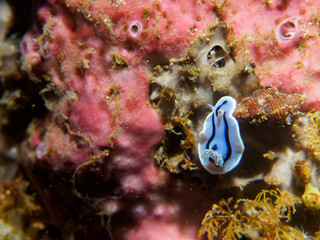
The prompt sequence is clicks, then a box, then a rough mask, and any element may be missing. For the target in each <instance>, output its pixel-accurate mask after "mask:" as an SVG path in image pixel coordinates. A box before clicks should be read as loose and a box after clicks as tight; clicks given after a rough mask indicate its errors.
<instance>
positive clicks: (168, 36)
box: [0, 0, 320, 240]
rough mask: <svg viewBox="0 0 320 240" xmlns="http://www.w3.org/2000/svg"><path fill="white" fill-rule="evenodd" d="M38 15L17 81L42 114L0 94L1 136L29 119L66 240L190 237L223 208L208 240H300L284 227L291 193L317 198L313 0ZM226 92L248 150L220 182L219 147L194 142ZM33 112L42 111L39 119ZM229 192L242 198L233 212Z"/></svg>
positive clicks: (42, 9)
mask: <svg viewBox="0 0 320 240" xmlns="http://www.w3.org/2000/svg"><path fill="white" fill-rule="evenodd" d="M33 6H34V10H33V11H32V12H33V13H34V15H33V16H32V17H33V18H32V19H33V20H32V23H31V25H30V26H29V29H28V31H27V32H26V34H25V35H24V36H23V39H22V41H21V43H20V50H21V69H22V70H23V71H24V72H23V74H20V72H19V76H18V75H17V76H16V77H17V78H19V77H22V78H24V76H27V77H28V78H29V79H30V80H31V81H22V82H24V84H25V85H24V84H22V85H23V86H26V88H25V89H28V91H30V92H31V95H32V94H33V95H37V94H38V93H39V95H40V96H41V98H42V99H43V102H42V101H38V100H39V99H37V98H35V99H36V100H37V101H36V100H34V99H33V98H32V97H29V96H27V97H26V95H25V92H24V91H23V88H18V90H17V91H12V89H9V87H8V89H5V90H3V91H1V94H2V95H1V96H2V98H1V100H0V106H1V109H0V111H2V112H4V113H5V114H4V115H5V117H4V118H2V119H1V121H0V124H1V125H0V130H3V129H7V126H20V125H19V124H12V119H13V117H11V115H10V114H11V113H12V112H19V113H22V114H21V115H22V116H23V117H22V116H21V115H19V116H20V117H21V119H27V120H24V121H23V123H24V124H23V125H22V126H21V128H20V129H25V127H26V126H27V125H28V126H29V127H28V129H27V131H26V133H25V132H24V130H23V131H21V130H19V131H18V132H19V133H20V134H21V132H22V133H23V134H21V135H23V136H24V137H25V139H24V141H23V143H22V144H21V147H20V148H19V149H21V150H20V152H19V156H21V158H22V159H21V162H22V165H23V168H24V171H25V173H26V176H27V177H28V178H29V179H30V180H31V181H32V184H33V186H34V187H35V189H36V191H37V192H38V194H39V197H40V199H41V201H42V203H43V205H44V206H45V208H46V211H47V212H48V214H49V215H50V218H51V219H52V221H53V223H54V224H55V225H56V226H57V228H58V229H59V230H60V231H61V238H63V239H80V238H85V239H89V238H90V239H130V240H136V239H143V238H148V239H151V240H158V239H164V238H165V239H167V240H171V239H195V238H196V237H197V232H198V229H199V228H200V227H201V226H200V221H201V219H203V216H204V214H205V212H206V210H207V209H208V208H209V206H210V205H212V203H213V202H214V203H216V202H219V200H220V204H213V207H212V210H210V211H209V212H208V213H207V214H206V216H205V218H204V219H203V222H202V227H201V228H200V231H199V234H198V236H199V239H201V238H205V237H207V238H209V239H214V238H215V237H220V238H223V237H225V238H226V239H238V238H241V237H244V238H251V239H257V238H260V239H261V238H264V239H293V238H301V239H303V238H304V237H306V234H304V232H303V231H300V230H298V228H296V226H298V225H299V224H296V223H295V222H294V221H291V217H292V216H293V213H295V211H296V209H295V205H296V204H297V203H300V198H297V197H294V196H292V195H291V194H289V193H287V191H291V192H293V193H295V194H297V195H299V196H300V195H302V191H301V189H302V186H303V185H305V184H312V186H314V187H315V188H316V187H319V186H318V185H319V181H318V177H319V176H318V170H317V169H315V168H316V167H317V166H318V165H317V164H318V161H317V160H318V159H317V156H318V152H317V151H318V148H317V146H318V145H319V144H318V142H317V141H318V136H317V133H318V130H319V126H318V123H317V117H318V116H316V115H312V114H316V113H317V112H308V113H301V112H300V110H301V111H305V110H308V109H311V108H320V107H319V106H320V102H319V98H318V96H319V94H318V91H319V90H318V89H319V88H318V87H317V86H318V85H319V81H318V78H317V76H318V72H319V71H318V65H317V62H319V61H318V60H319V59H318V56H319V55H320V54H318V53H319V48H318V46H319V43H318V38H319V31H318V26H317V24H318V22H319V19H318V12H317V10H315V9H316V8H317V7H318V3H314V2H313V1H311V2H310V3H309V4H307V3H305V2H301V1H300V0H298V1H280V2H277V1H274V2H272V3H271V2H269V1H263V2H262V1H254V2H250V3H249V2H248V1H241V2H240V1H238V2H236V1H198V0H187V1H182V0H174V1H169V0H168V1H158V0H146V1H134V0H126V1H123V0H111V1H102V0H98V1H91V0H89V1H84V0H66V1H61V0H46V1H36V0H35V1H34V4H33ZM301 8H302V9H301ZM302 10H304V11H302ZM30 12H31V11H30ZM253 13H254V14H253ZM248 16H252V17H248ZM6 46H10V45H6ZM15 46H17V45H15ZM6 48H7V47H6ZM7 49H8V50H9V48H7ZM11 50H12V52H9V54H7V55H5V56H10V59H16V57H17V55H18V54H17V53H18V49H17V48H12V49H11ZM3 53H5V52H4V51H3ZM0 55H1V54H0ZM6 69H7V68H6ZM8 69H9V68H8ZM0 75H1V76H4V75H5V74H4V73H3V72H0ZM12 77H13V78H14V76H13V75H12V74H7V75H6V79H11V78H12ZM7 83H8V81H7V82H6V83H5V84H4V86H5V88H7V86H8V85H9V84H8V85H6V84H7ZM35 86H36V87H35ZM267 86H272V87H270V88H269V87H267ZM13 89H14V88H13ZM35 92H36V93H35ZM225 95H228V96H231V97H232V98H234V99H236V100H237V101H238V102H239V103H240V104H239V110H238V112H235V115H234V116H235V117H236V118H238V120H239V126H240V127H239V128H237V127H236V130H237V131H236V132H237V134H236V137H239V136H240V134H238V132H239V129H240V131H241V136H242V140H243V142H244V144H245V146H246V151H245V152H243V146H242V147H240V148H238V149H240V150H239V152H238V153H239V154H240V155H241V156H242V153H243V158H242V161H241V162H239V160H240V158H239V159H238V158H236V161H235V162H232V163H233V166H232V167H234V165H237V168H235V169H234V170H233V171H229V172H228V173H226V174H222V175H214V174H210V173H208V172H207V171H206V170H205V168H204V167H203V166H202V165H201V161H200V159H201V158H202V156H205V157H207V160H210V157H211V158H214V157H216V160H217V161H216V165H222V161H221V159H222V157H221V156H220V155H219V154H220V153H219V154H218V152H217V151H216V149H215V146H214V144H212V146H209V147H210V150H209V151H204V155H202V154H201V155H200V159H199V154H198V145H199V143H200V139H199V134H200V132H201V131H202V130H203V125H204V123H206V118H207V116H208V115H210V114H211V111H210V108H208V104H211V105H213V104H215V103H216V102H218V100H219V99H220V98H222V97H223V96H225ZM303 97H305V102H304V103H302V98H303ZM229 99H231V98H229ZM21 102H22V103H21ZM301 104H302V109H300V105H301ZM40 105H44V106H45V108H46V110H44V109H43V108H40V107H39V106H40ZM233 105H234V104H233ZM233 105H232V106H233ZM26 106H29V107H26ZM30 106H32V107H30ZM33 108H34V109H35V110H39V109H40V110H41V111H40V113H41V114H40V113H39V114H37V115H36V117H33V116H35V114H34V113H33V111H34V110H32V109H33ZM25 109H26V110H28V111H29V112H28V114H25V115H24V113H25V112H24V111H23V110H25ZM8 110H9V111H8ZM221 110H222V109H221ZM229 111H230V112H229V113H230V114H231V112H233V111H231V110H229ZM216 115H217V114H216ZM24 116H27V117H26V118H25V117H24ZM31 117H33V118H32V120H31ZM229 118H230V119H233V117H232V116H231V115H230V116H229ZM220 120H222V118H220ZM233 120H234V122H233V123H236V120H235V119H233ZM21 121H22V120H20V121H19V122H21ZM29 121H31V123H30V124H29ZM218 121H219V119H218ZM252 123H254V124H252ZM292 123H293V125H292V126H291V124H292ZM207 125H208V124H206V125H205V126H207ZM289 125H290V126H289ZM279 126H283V127H282V128H279ZM206 129H207V128H206ZM209 129H210V128H209ZM226 129H229V128H226V127H225V128H224V129H222V130H220V131H221V132H220V136H222V137H224V138H226V135H228V131H226ZM3 131H4V130H3ZM223 131H224V134H222V133H223ZM305 131H307V132H305ZM0 134H1V133H0ZM292 134H294V137H295V139H296V142H297V143H298V144H296V145H295V146H294V143H293V141H292ZM0 136H2V134H1V135H0ZM21 138H22V137H21ZM230 138H232V139H233V137H230V136H229V139H230ZM205 141H208V139H205ZM221 142H222V141H221ZM238 142H241V141H238ZM209 145H210V143H209ZM222 145H223V146H225V145H228V144H222ZM240 145H242V144H240ZM230 146H231V144H230ZM232 146H234V145H233V144H232ZM0 147H2V146H0ZM209 147H208V148H207V149H209ZM211 148H212V149H211ZM219 148H220V146H219ZM3 149H4V151H7V150H8V149H9V147H7V146H4V147H3ZM13 149H15V148H13ZM0 150H2V148H0ZM219 150H220V149H219ZM229 150H230V148H229ZM227 152H229V155H230V154H232V153H231V152H230V151H227ZM10 156H11V155H8V154H7V153H6V154H5V157H6V158H5V159H7V158H10ZM241 156H240V157H241ZM226 162H228V161H226ZM303 162H306V164H304V163H303ZM238 163H239V164H238ZM163 168H164V169H163ZM228 170H231V168H228ZM172 175H174V176H172ZM295 180H297V181H295ZM266 185H268V188H271V186H270V185H277V187H279V188H280V189H281V191H280V190H264V191H262V192H261V193H260V194H258V195H257V197H256V198H255V200H250V199H251V198H250V197H248V196H247V195H246V193H249V192H258V191H260V190H261V189H264V187H265V186H266ZM307 186H308V185H307ZM310 186H311V185H310ZM306 189H307V188H306ZM314 193H316V194H318V193H317V192H315V190H314V189H313V192H310V191H309V192H307V195H305V196H306V197H303V198H307V200H304V202H305V205H302V204H301V205H300V207H301V209H302V211H299V217H301V216H303V214H304V213H306V214H307V215H308V213H309V212H308V211H311V213H310V214H309V215H312V214H313V213H314V211H315V209H317V207H315V208H310V209H306V208H307V207H308V206H311V205H312V204H313V203H314V198H313V197H314ZM310 194H311V195H310ZM230 196H233V197H234V199H239V200H235V203H234V205H233V206H231V205H232V201H231V198H229V197H230ZM221 199H229V200H221ZM308 201H309V202H308ZM317 204H318V202H317V200H316V201H315V204H313V206H317ZM303 210H305V211H303ZM294 216H296V214H295V215H294ZM314 218H315V219H317V220H318V217H317V216H315V217H314ZM297 219H298V218H297ZM297 221H298V220H297ZM308 223H309V222H306V223H303V224H301V225H302V227H305V226H308ZM299 227H300V226H299ZM314 228H315V227H314ZM307 230H308V231H309V229H307ZM315 231H318V229H316V230H315V229H312V232H315Z"/></svg>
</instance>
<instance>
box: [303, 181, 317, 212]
mask: <svg viewBox="0 0 320 240" xmlns="http://www.w3.org/2000/svg"><path fill="white" fill-rule="evenodd" d="M301 198H302V200H303V203H304V205H306V207H307V208H311V209H316V210H320V192H319V189H318V188H316V187H313V186H312V185H311V183H307V184H306V186H305V192H304V194H303V195H302V197H301Z"/></svg>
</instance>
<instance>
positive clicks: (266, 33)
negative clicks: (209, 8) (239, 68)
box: [217, 0, 320, 110]
mask: <svg viewBox="0 0 320 240" xmlns="http://www.w3.org/2000/svg"><path fill="white" fill-rule="evenodd" d="M223 2H224V4H221V5H220V6H218V7H217V8H218V10H219V14H220V15H219V16H220V20H224V21H225V22H226V23H227V24H228V26H230V27H232V31H230V33H229V35H228V36H227V39H228V43H229V45H230V46H231V47H232V48H233V49H234V50H236V51H235V52H234V57H235V59H236V61H244V62H254V63H255V68H254V73H255V74H256V75H257V76H258V77H259V78H260V79H261V84H262V85H263V86H273V87H276V88H277V89H278V90H279V91H280V92H283V93H290V94H295V93H299V94H302V95H303V94H304V95H305V101H304V104H303V107H304V108H305V109H309V110H311V109H312V108H315V109H318V110H319V109H320V101H319V94H320V93H319V84H320V82H319V78H318V72H319V65H318V64H317V63H318V62H319V49H320V48H319V31H318V25H319V10H318V9H319V2H318V1H309V2H306V1H302V0H298V1H255V2H252V1H241V2H240V1H223Z"/></svg>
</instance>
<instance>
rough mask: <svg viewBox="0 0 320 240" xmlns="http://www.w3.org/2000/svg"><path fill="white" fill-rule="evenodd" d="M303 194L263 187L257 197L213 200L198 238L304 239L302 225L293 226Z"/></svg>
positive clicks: (234, 239) (229, 239)
mask: <svg viewBox="0 0 320 240" xmlns="http://www.w3.org/2000/svg"><path fill="white" fill-rule="evenodd" d="M298 203H300V198H298V197H295V196H294V195H292V194H290V193H286V192H281V191H280V190H278V189H277V190H262V191H261V192H260V193H259V194H258V195H257V196H256V198H255V199H254V200H249V199H239V200H237V201H236V202H235V204H234V205H233V206H232V198H229V199H227V200H225V199H222V200H221V201H220V202H219V203H218V204H213V205H212V209H211V210H210V211H208V212H207V213H206V215H205V217H204V219H203V220H202V226H201V228H200V230H199V233H198V239H202V237H203V236H207V238H208V239H209V240H213V239H217V237H218V238H219V239H220V238H221V239H222V238H223V239H227V240H236V239H242V237H244V238H248V239H303V233H302V232H301V231H299V229H297V228H294V227H292V226H290V225H289V224H286V223H288V222H289V221H290V220H291V216H292V214H294V213H295V211H296V209H295V205H296V204H298Z"/></svg>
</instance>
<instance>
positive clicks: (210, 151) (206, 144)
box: [198, 96, 244, 174]
mask: <svg viewBox="0 0 320 240" xmlns="http://www.w3.org/2000/svg"><path fill="white" fill-rule="evenodd" d="M236 106H237V102H236V100H235V99H233V98H232V97H229V96H225V97H222V98H221V99H220V100H219V101H218V102H217V104H216V105H215V106H214V107H213V106H211V105H209V107H210V108H211V109H212V112H211V113H210V114H209V115H208V116H207V118H206V120H205V121H204V124H203V130H202V132H200V137H199V145H198V153H199V158H200V161H201V164H202V165H203V167H204V168H205V169H206V170H207V171H208V172H210V173H211V174H224V173H227V172H229V171H231V170H232V169H234V168H235V167H236V166H237V165H238V164H239V162H240V160H241V157H242V154H243V151H244V144H243V142H242V139H241V136H240V130H239V124H238V122H237V120H236V119H235V118H234V117H233V116H232V114H233V112H234V110H235V109H236Z"/></svg>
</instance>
